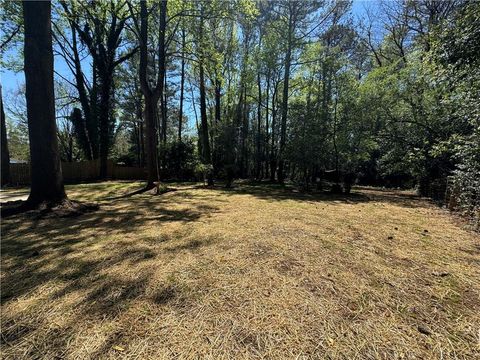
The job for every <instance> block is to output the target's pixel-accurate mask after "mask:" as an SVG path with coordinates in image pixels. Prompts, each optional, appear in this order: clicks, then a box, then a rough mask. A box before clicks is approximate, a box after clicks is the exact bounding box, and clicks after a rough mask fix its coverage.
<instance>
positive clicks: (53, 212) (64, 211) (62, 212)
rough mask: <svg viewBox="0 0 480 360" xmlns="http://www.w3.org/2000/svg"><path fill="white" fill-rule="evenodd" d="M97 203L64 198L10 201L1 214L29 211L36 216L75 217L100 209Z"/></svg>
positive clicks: (7, 214)
mask: <svg viewBox="0 0 480 360" xmlns="http://www.w3.org/2000/svg"><path fill="white" fill-rule="evenodd" d="M98 208H99V206H98V205H97V204H91V203H81V202H78V201H73V200H68V199H65V200H62V201H60V202H55V203H49V202H41V203H36V204H35V203H32V202H30V201H28V200H27V201H22V200H20V201H9V202H7V203H5V204H3V205H2V209H1V216H2V218H6V217H9V216H13V215H17V214H21V213H27V212H28V213H29V214H31V215H33V216H34V217H35V218H38V219H40V218H52V217H73V216H79V215H82V214H85V213H88V212H92V211H95V210H98Z"/></svg>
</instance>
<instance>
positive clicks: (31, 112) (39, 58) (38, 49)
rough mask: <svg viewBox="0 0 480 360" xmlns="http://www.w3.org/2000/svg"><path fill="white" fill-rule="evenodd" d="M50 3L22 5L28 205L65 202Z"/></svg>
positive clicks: (32, 2)
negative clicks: (26, 118)
mask: <svg viewBox="0 0 480 360" xmlns="http://www.w3.org/2000/svg"><path fill="white" fill-rule="evenodd" d="M50 11H51V4H50V2H47V1H25V2H23V18H24V24H25V25H24V26H25V47H24V61H25V90H26V99H27V117H28V135H29V140H30V158H31V178H32V179H31V184H32V185H31V190H30V196H29V197H28V200H27V203H28V204H29V205H31V206H37V205H40V204H42V203H45V204H46V205H47V206H53V205H55V204H58V203H61V202H63V201H64V200H66V198H67V196H66V194H65V190H64V186H63V177H62V168H61V164H60V156H59V152H58V139H57V126H56V122H55V95H54V88H53V52H52V35H51V33H52V29H51V22H50V17H51V14H50Z"/></svg>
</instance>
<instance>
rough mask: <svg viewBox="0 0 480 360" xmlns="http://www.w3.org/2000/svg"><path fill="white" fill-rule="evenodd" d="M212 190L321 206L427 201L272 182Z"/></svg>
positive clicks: (363, 190)
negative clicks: (315, 189) (300, 187)
mask: <svg viewBox="0 0 480 360" xmlns="http://www.w3.org/2000/svg"><path fill="white" fill-rule="evenodd" d="M210 189H211V190H214V191H217V192H219V193H222V194H224V195H226V196H230V195H238V194H245V195H252V196H254V197H256V198H259V199H262V200H267V201H284V200H296V201H307V202H323V203H344V204H358V203H366V202H378V203H388V204H392V205H396V206H401V207H407V208H418V207H425V205H426V202H430V201H429V200H428V199H425V198H421V197H419V196H417V195H415V194H412V193H407V192H405V191H396V190H387V189H380V188H368V187H356V188H354V189H353V190H352V192H351V193H350V194H333V193H330V192H326V191H324V192H322V191H310V192H306V191H300V190H298V189H296V188H295V187H293V186H288V185H287V186H285V185H279V184H274V183H267V184H265V183H255V182H253V183H250V182H246V183H240V184H237V185H236V186H235V187H233V188H230V189H229V188H225V187H221V186H216V187H213V188H210Z"/></svg>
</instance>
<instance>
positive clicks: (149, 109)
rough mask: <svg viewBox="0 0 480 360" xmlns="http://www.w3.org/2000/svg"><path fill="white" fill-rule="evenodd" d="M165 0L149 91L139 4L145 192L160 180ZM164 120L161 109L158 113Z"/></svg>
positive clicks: (144, 15) (143, 12)
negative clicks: (159, 120)
mask: <svg viewBox="0 0 480 360" xmlns="http://www.w3.org/2000/svg"><path fill="white" fill-rule="evenodd" d="M166 19H167V1H166V0H165V1H161V2H160V22H159V48H158V74H157V75H158V76H157V81H156V85H155V88H154V89H153V90H152V89H151V87H150V84H149V82H148V79H147V77H148V10H147V3H146V1H140V39H139V41H140V68H139V72H140V75H139V77H140V89H141V90H142V93H143V96H144V99H145V110H144V121H145V127H144V129H145V141H144V142H145V148H146V149H145V150H146V151H145V158H146V166H147V185H146V187H145V188H146V189H150V188H153V187H154V186H155V184H154V183H155V182H156V181H158V179H159V169H158V152H157V144H158V133H157V130H158V127H157V117H158V101H159V100H160V99H163V90H164V85H165V30H166V24H167V21H166ZM161 113H162V118H163V110H162V111H161Z"/></svg>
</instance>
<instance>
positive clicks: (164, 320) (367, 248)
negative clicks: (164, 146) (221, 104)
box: [2, 182, 480, 359]
mask: <svg viewBox="0 0 480 360" xmlns="http://www.w3.org/2000/svg"><path fill="white" fill-rule="evenodd" d="M141 186H142V183H138V182H137V183H128V182H107V183H96V184H83V185H73V186H67V191H68V193H69V197H70V198H72V199H74V200H82V201H98V202H99V204H100V210H99V211H97V212H94V213H88V214H85V215H82V216H80V217H77V218H57V219H44V220H35V219H31V218H29V217H28V216H27V217H17V218H11V219H7V220H4V221H2V356H3V357H5V358H12V359H13V358H15V359H18V358H38V357H41V358H54V357H60V358H70V359H78V358H92V359H93V358H99V357H100V358H112V359H116V358H119V357H125V358H139V359H146V358H152V359H162V358H210V359H222V358H235V359H239V358H272V359H280V358H282V359H283V358H335V359H337V358H348V359H350V358H362V359H363V358H384V359H393V358H441V356H443V357H444V358H455V357H457V358H474V356H475V354H476V353H477V352H478V350H479V348H478V346H479V345H478V341H479V339H478V331H479V326H478V324H479V323H480V316H479V314H480V297H479V294H480V285H479V284H480V267H479V264H480V241H479V237H478V234H475V233H472V232H469V231H468V230H466V229H464V228H463V225H462V224H461V223H459V222H457V220H455V219H454V218H452V217H451V216H450V215H449V214H448V213H447V212H446V211H443V210H442V209H440V208H437V207H435V206H433V205H432V204H430V203H429V202H427V201H425V200H422V199H419V198H416V197H414V196H413V195H412V194H411V193H408V192H389V191H380V190H375V189H368V188H363V189H356V190H355V191H354V193H353V194H352V196H332V195H328V194H304V193H299V192H294V191H293V189H290V188H287V189H283V188H282V187H279V186H275V185H272V186H266V185H262V186H254V185H247V184H243V185H240V186H238V187H236V188H235V189H233V190H227V189H223V188H215V189H206V188H203V187H201V186H196V185H185V184H174V185H169V186H175V187H176V188H177V191H175V192H169V193H167V194H164V195H161V196H154V195H151V194H150V193H146V194H142V195H136V196H133V197H128V198H123V199H116V200H111V198H113V197H115V196H119V195H124V194H125V193H128V192H131V191H134V190H136V189H138V188H140V187H141Z"/></svg>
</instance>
